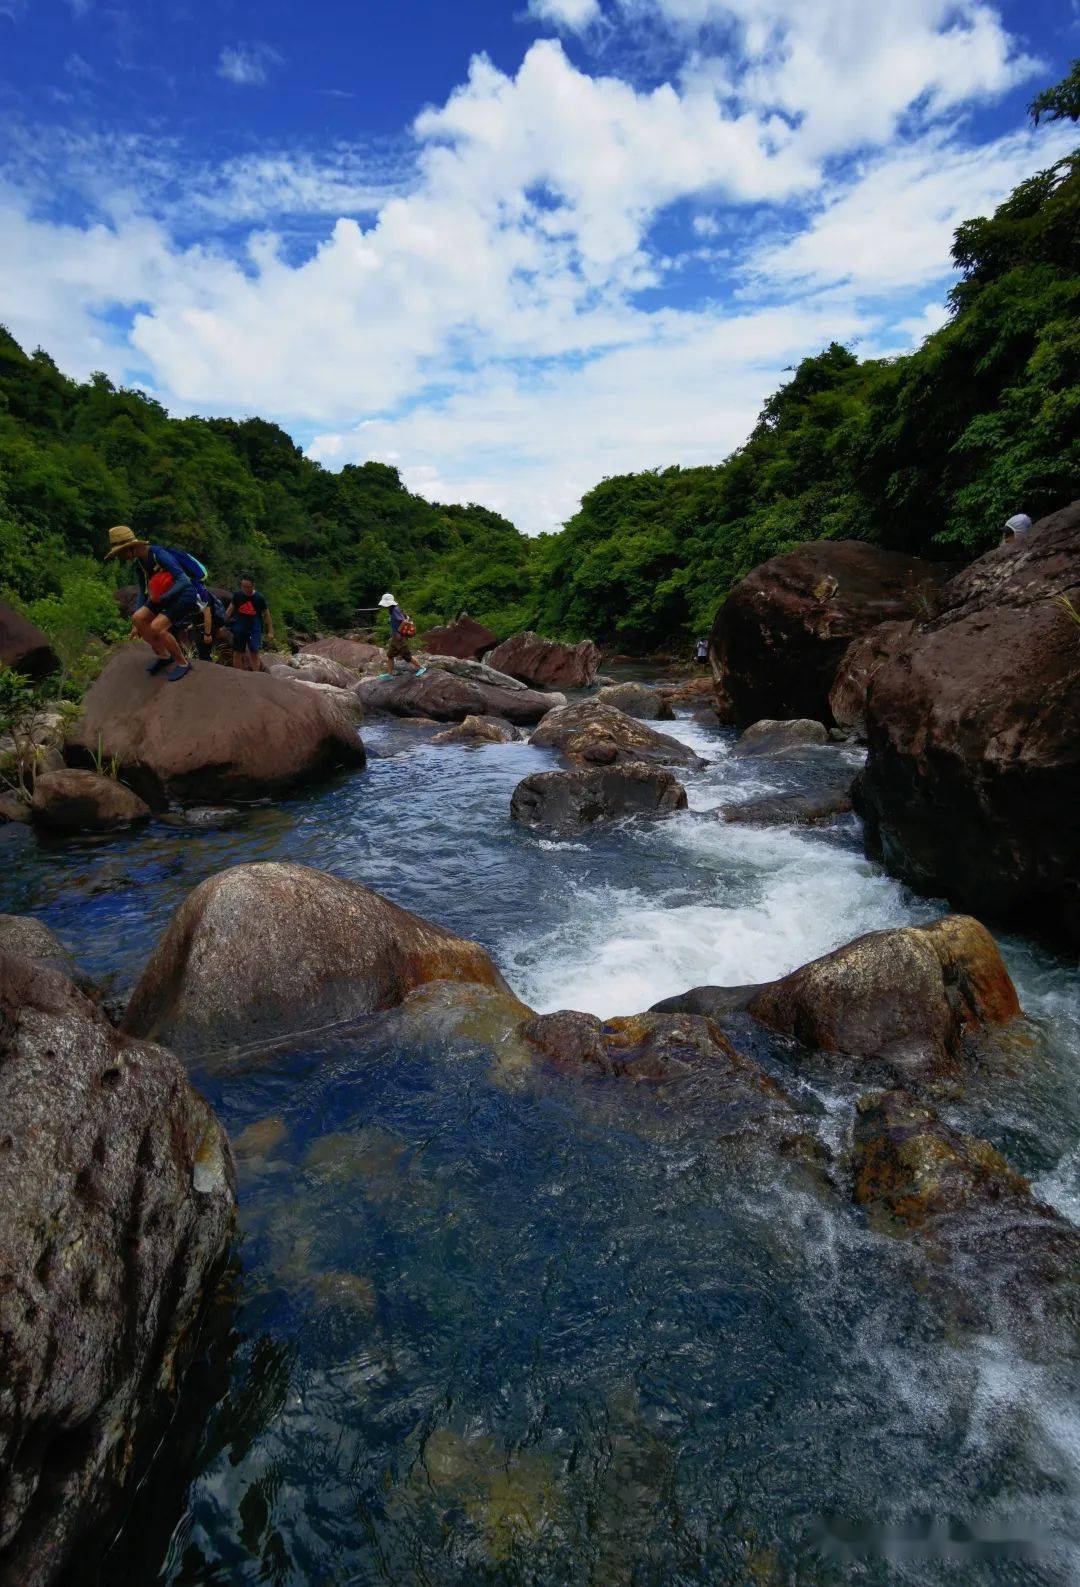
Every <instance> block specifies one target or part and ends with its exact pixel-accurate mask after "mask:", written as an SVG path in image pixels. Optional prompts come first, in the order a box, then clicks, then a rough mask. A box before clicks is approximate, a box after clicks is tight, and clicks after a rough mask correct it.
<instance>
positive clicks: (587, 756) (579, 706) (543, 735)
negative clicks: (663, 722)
mask: <svg viewBox="0 0 1080 1587" xmlns="http://www.w3.org/2000/svg"><path fill="white" fill-rule="evenodd" d="M530 742H531V743H533V744H535V745H536V746H537V747H538V748H540V749H556V750H558V751H559V752H560V753H561V754H563V755H565V756H566V758H567V760H571V761H575V762H577V763H578V764H580V765H593V766H613V765H625V764H626V763H627V762H628V761H646V762H648V763H649V764H651V765H655V766H686V767H699V766H703V765H704V764H705V762H704V761H703V760H702V759H701V758H700V756H698V755H695V754H694V751H693V750H692V749H688V748H687V747H686V745H685V744H682V743H680V741H679V740H678V739H677V738H672V737H671V736H670V735H669V734H667V733H658V732H657V731H656V729H655V728H652V727H647V726H646V725H645V723H644V722H639V721H638V720H637V719H636V718H635V717H632V716H627V714H626V712H625V711H617V710H616V709H615V707H614V706H612V705H603V704H601V703H599V702H598V701H596V700H578V701H576V702H575V703H574V704H573V705H561V706H559V707H558V708H557V709H556V710H554V711H550V712H549V713H548V715H547V716H546V717H545V718H544V720H543V722H542V723H541V724H540V726H539V727H538V728H537V730H536V732H535V733H534V734H533V735H532V739H531V740H530Z"/></svg>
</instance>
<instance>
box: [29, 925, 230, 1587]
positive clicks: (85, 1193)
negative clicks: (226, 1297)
mask: <svg viewBox="0 0 1080 1587" xmlns="http://www.w3.org/2000/svg"><path fill="white" fill-rule="evenodd" d="M0 1053H2V1058H0V1204H2V1206H3V1209H4V1210H3V1217H2V1218H0V1467H2V1469H3V1471H4V1477H5V1480H4V1482H3V1484H2V1485H0V1582H3V1583H4V1587H45V1584H46V1583H50V1582H54V1581H57V1580H59V1579H60V1577H61V1576H62V1575H63V1574H64V1572H65V1570H66V1568H67V1567H68V1566H69V1565H70V1563H71V1561H72V1557H73V1554H74V1551H75V1550H77V1548H78V1547H79V1544H80V1541H81V1540H82V1539H83V1538H84V1537H85V1536H87V1535H88V1534H94V1535H96V1536H99V1537H100V1534H101V1532H102V1529H103V1528H105V1527H107V1525H108V1522H109V1520H110V1519H112V1518H113V1517H114V1516H115V1515H116V1511H117V1507H118V1504H119V1503H120V1501H122V1499H123V1498H124V1496H125V1495H130V1492H131V1490H132V1488H133V1486H134V1484H135V1482H136V1481H137V1480H138V1479H139V1477H140V1476H141V1474H142V1472H143V1470H144V1469H145V1466H146V1464H147V1463H148V1461H149V1459H150V1458H151V1456H152V1455H153V1454H154V1452H155V1450H156V1447H157V1442H158V1440H159V1438H160V1436H161V1433H162V1431H163V1428H164V1425H165V1417H166V1416H167V1414H168V1412H169V1410H170V1409H171V1406H172V1404H173V1402H174V1400H175V1397H176V1393H177V1388H178V1384H179V1381H180V1379H181V1377H182V1375H183V1372H184V1369H185V1366H186V1363H187V1361H188V1358H189V1357H190V1354H191V1351H192V1349H193V1347H194V1344H195V1341H196V1338H197V1334H198V1326H199V1322H200V1318H201V1316H202V1314H203V1312H204V1309H205V1307H206V1304H207V1300H208V1297H209V1294H210V1291H211V1289H212V1287H213V1285H214V1283H215V1279H216V1275H217V1274H218V1273H219V1271H220V1269H221V1265H222V1263H223V1260H224V1258H225V1255H226V1251H227V1248H228V1244H229V1240H230V1236H231V1231H232V1223H233V1216H234V1207H235V1196H234V1183H233V1170H232V1160H231V1157H230V1153H229V1148H228V1143H227V1141H226V1139H225V1135H224V1132H223V1131H222V1129H221V1127H220V1125H219V1124H218V1122H217V1120H216V1118H215V1117H214V1114H213V1112H212V1110H211V1108H210V1107H209V1105H208V1104H207V1103H206V1102H205V1101H204V1099H203V1098H202V1097H201V1096H199V1095H198V1093H197V1092H195V1091H194V1090H193V1089H192V1087H191V1086H190V1085H189V1083H188V1081H187V1078H186V1077H185V1075H184V1072H183V1070H182V1068H181V1066H180V1064H179V1063H178V1061H177V1060H176V1058H174V1057H173V1055H172V1054H171V1053H169V1052H167V1051H166V1050H165V1049H164V1048H161V1047H157V1046H153V1045H151V1044H148V1043H142V1042H133V1041H130V1040H128V1039H126V1038H124V1037H122V1036H120V1035H119V1034H118V1033H117V1031H116V1030H115V1029H114V1028H113V1027H112V1026H111V1025H110V1024H109V1023H108V1021H107V1020H106V1019H105V1018H104V1016H103V1015H102V1014H101V1013H99V1012H98V1010H97V1009H96V1008H94V1006H93V1005H92V1004H91V1003H89V1002H88V1001H87V1000H86V999H85V998H84V997H83V996H82V995H81V994H80V993H79V992H78V991H77V990H76V988H75V987H74V986H73V985H72V984H71V982H70V981H68V979H67V978H66V977H65V976H64V975H63V974H61V973H59V972H58V971H56V970H53V969H49V968H45V967H43V965H42V963H41V961H40V959H38V960H27V959H24V958H21V957H18V956H16V955H13V954H10V953H7V952H3V951H0Z"/></svg>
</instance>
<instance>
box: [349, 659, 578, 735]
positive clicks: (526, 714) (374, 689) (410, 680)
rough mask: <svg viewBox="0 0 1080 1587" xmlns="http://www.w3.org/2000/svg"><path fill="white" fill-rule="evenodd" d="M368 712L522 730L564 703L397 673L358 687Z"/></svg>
mask: <svg viewBox="0 0 1080 1587" xmlns="http://www.w3.org/2000/svg"><path fill="white" fill-rule="evenodd" d="M356 692H357V694H358V695H359V696H360V699H361V701H362V702H363V705H364V708H365V710H368V711H387V712H389V713H390V715H391V716H411V717H418V716H419V717H429V718H430V719H431V720H433V721H436V722H463V721H464V720H465V718H466V717H467V716H498V717H502V718H504V719H505V720H506V721H509V722H513V723H514V724H515V725H516V726H518V727H531V726H532V725H533V724H534V723H536V722H539V721H540V720H541V718H543V717H544V716H546V715H547V713H548V712H549V711H551V710H552V709H553V708H554V707H555V706H557V705H558V704H559V702H560V700H561V699H562V696H561V695H558V694H541V693H540V692H539V691H538V690H535V689H496V688H492V687H490V686H489V685H488V684H484V683H474V682H472V681H470V680H469V679H468V678H459V677H458V676H457V675H456V674H454V673H452V672H445V671H443V670H442V669H441V668H439V669H435V668H432V669H431V670H430V671H428V672H426V673H425V674H424V675H423V677H417V676H416V674H415V673H412V672H398V673H395V674H394V676H393V677H390V678H365V679H364V680H363V681H362V682H361V683H360V684H359V685H358V686H357V691H356Z"/></svg>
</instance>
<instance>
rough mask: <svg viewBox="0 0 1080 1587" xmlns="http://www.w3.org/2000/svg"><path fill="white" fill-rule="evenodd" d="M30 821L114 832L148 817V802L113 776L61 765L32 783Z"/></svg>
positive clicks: (66, 829)
mask: <svg viewBox="0 0 1080 1587" xmlns="http://www.w3.org/2000/svg"><path fill="white" fill-rule="evenodd" d="M30 809H31V813H32V816H33V819H34V822H35V824H36V825H37V826H39V827H42V828H44V830H45V831H47V832H56V833H65V834H66V833H73V832H118V831H119V830H120V829H121V828H123V827H130V826H133V825H134V824H135V823H136V822H137V821H148V820H149V819H150V806H149V805H148V804H147V803H146V802H145V800H143V799H140V798H139V796H138V794H135V793H132V791H131V789H130V788H125V787H124V784H123V783H122V782H117V780H116V778H115V777H104V776H102V775H101V774H100V773H99V772H96V771H79V770H77V769H76V768H75V767H73V766H65V767H63V768H62V770H60V771H47V772H45V773H43V775H42V776H40V777H38V778H37V780H36V781H35V783H34V797H33V799H32V801H31V805H30Z"/></svg>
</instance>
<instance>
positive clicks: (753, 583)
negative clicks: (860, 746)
mask: <svg viewBox="0 0 1080 1587" xmlns="http://www.w3.org/2000/svg"><path fill="white" fill-rule="evenodd" d="M946 572H947V570H945V569H943V568H942V567H941V566H940V565H939V564H936V563H932V562H925V561H922V560H920V559H919V558H918V557H909V556H904V555H902V554H901V553H900V552H896V551H883V550H881V549H880V548H879V547H877V546H871V545H867V544H865V543H864V542H863V541H860V540H819V541H811V542H810V543H808V544H807V545H802V546H798V547H796V549H795V550H794V551H787V552H784V553H783V554H782V555H780V556H777V557H773V558H772V559H771V560H770V561H768V562H764V563H762V565H761V566H760V567H758V568H755V569H754V571H753V572H752V573H749V574H748V575H747V576H746V578H745V579H742V580H741V581H740V582H739V583H738V584H736V586H735V588H734V589H733V590H732V591H731V594H730V595H729V596H728V598H727V600H726V601H725V602H724V604H723V606H722V607H721V608H720V611H719V614H718V615H717V618H716V622H715V624H714V627H713V632H712V638H711V641H710V653H711V656H712V658H713V664H714V667H715V668H716V669H717V670H718V673H719V678H720V685H719V688H720V695H721V696H722V698H719V701H718V703H719V704H720V706H721V707H722V708H723V709H725V710H726V709H730V710H731V711H732V712H733V715H734V719H735V721H736V722H738V723H741V724H744V725H745V724H746V723H749V722H756V721H759V720H760V719H761V718H762V717H775V718H781V719H791V718H794V717H813V718H815V719H816V720H817V721H819V722H824V723H825V724H826V726H831V725H832V724H833V717H832V711H831V708H830V705H829V694H830V691H831V690H832V687H833V684H834V683H835V681H836V675H837V671H838V669H839V667H840V665H841V662H842V661H843V658H844V655H845V653H846V651H847V648H848V646H849V645H850V644H851V642H852V640H853V639H857V638H858V637H859V636H860V635H861V634H864V633H866V632H867V630H868V629H871V628H875V627H877V625H878V624H879V623H884V622H893V621H905V620H907V619H909V618H912V617H917V616H920V615H923V614H925V613H926V612H927V611H928V610H929V609H931V608H932V606H933V602H934V601H935V600H936V597H937V591H938V588H939V586H940V585H941V584H942V582H943V580H944V578H945V576H946Z"/></svg>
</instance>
